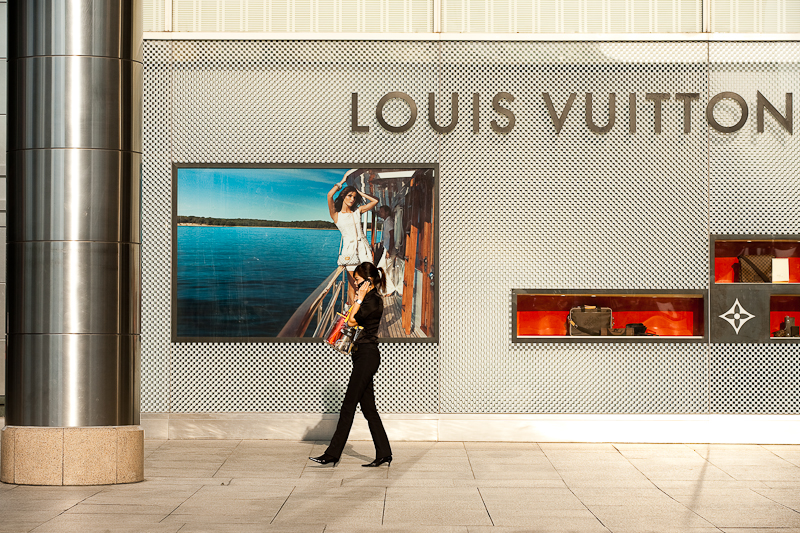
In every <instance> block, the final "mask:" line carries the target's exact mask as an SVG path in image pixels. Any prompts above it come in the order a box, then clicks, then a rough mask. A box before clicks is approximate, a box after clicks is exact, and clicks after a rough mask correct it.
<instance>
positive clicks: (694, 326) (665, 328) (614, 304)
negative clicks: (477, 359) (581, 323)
mask: <svg viewBox="0 0 800 533" xmlns="http://www.w3.org/2000/svg"><path fill="white" fill-rule="evenodd" d="M581 305H594V306H598V307H610V308H611V310H612V317H613V321H614V323H613V327H615V328H624V327H625V325H626V324H635V323H642V324H644V325H645V326H647V331H648V333H655V334H656V335H658V336H662V337H673V336H686V337H693V336H694V337H701V336H703V329H704V328H703V298H700V297H683V296H675V295H653V296H651V295H600V294H598V295H595V296H592V295H580V294H566V295H560V294H518V295H517V336H518V337H527V336H565V335H567V326H566V322H567V316H568V315H569V311H570V309H572V308H573V307H579V306H581Z"/></svg>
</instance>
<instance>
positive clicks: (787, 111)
mask: <svg viewBox="0 0 800 533" xmlns="http://www.w3.org/2000/svg"><path fill="white" fill-rule="evenodd" d="M626 96H627V97H626V98H625V100H627V102H625V103H623V104H622V105H626V106H627V108H628V120H627V124H619V123H618V122H617V94H616V93H608V94H604V95H602V96H598V97H597V98H596V97H595V95H594V94H593V93H585V98H584V108H583V119H584V120H583V121H584V124H585V127H586V128H588V129H589V131H592V132H594V133H608V132H610V131H612V130H613V129H614V128H615V127H616V128H618V129H619V128H626V129H627V130H628V132H630V133H636V127H637V126H636V121H637V116H640V115H641V114H642V113H649V114H651V115H652V117H653V133H656V134H660V133H661V124H662V118H663V113H664V104H665V103H666V102H669V101H671V100H674V101H678V102H680V103H681V106H680V108H681V109H682V115H683V116H682V118H683V133H691V132H692V116H693V113H697V112H703V110H701V109H697V107H698V105H696V104H699V100H700V94H699V93H674V94H671V93H644V94H643V95H642V94H637V93H629V94H628V95H626ZM351 98H352V100H351V114H350V131H351V132H352V133H368V132H369V131H370V129H369V126H364V125H361V124H359V98H358V93H352V95H351ZM482 98H483V97H482V95H481V94H480V93H472V95H471V107H472V110H471V111H472V112H471V120H472V131H473V132H474V133H479V132H480V131H481V128H482V127H486V125H487V121H488V126H489V127H490V128H491V129H492V131H494V132H495V133H501V134H502V133H511V131H513V129H514V126H515V125H516V115H515V114H514V111H513V110H512V109H511V107H510V105H509V104H511V103H512V102H514V101H515V97H514V95H513V94H511V93H507V92H498V93H496V94H495V95H494V96H493V97H492V99H491V103H492V116H486V117H483V116H481V99H482ZM576 98H577V93H571V94H570V95H569V97H568V98H567V99H566V101H565V102H557V101H554V99H553V97H551V95H550V93H542V94H541V101H540V102H537V104H540V105H543V106H545V108H546V109H547V113H548V116H549V117H550V122H551V125H552V127H553V128H554V130H555V132H556V133H560V132H561V131H562V129H563V128H564V125H565V123H566V122H567V119H568V118H569V116H570V113H571V112H573V107H574V104H575V99H576ZM459 100H460V98H459V93H451V94H450V117H449V120H448V122H447V123H446V124H439V123H438V122H437V120H436V96H435V94H434V93H428V101H427V117H428V124H429V125H430V127H431V128H433V130H434V131H436V132H437V133H442V134H446V133H450V132H451V131H453V130H454V129H455V128H456V126H457V125H458V122H459V118H460V116H459ZM390 101H401V102H402V104H401V105H405V106H407V108H408V110H409V114H408V118H407V119H406V121H405V123H403V124H390V123H389V122H388V121H387V120H386V117H385V115H384V111H385V108H386V106H387V104H388V103H389V102H390ZM723 101H728V102H726V103H727V104H732V106H731V105H728V109H729V110H731V111H730V113H729V114H730V115H731V116H732V117H733V120H735V122H734V123H733V124H731V125H723V124H720V123H719V121H718V120H717V118H716V117H715V116H714V111H715V109H716V108H717V106H719V105H720V104H722V103H723ZM374 105H375V108H374V109H375V118H376V120H377V121H378V124H380V126H381V128H383V129H384V130H386V131H390V132H393V133H404V132H406V131H408V130H410V129H411V128H412V127H414V125H415V124H416V122H417V115H418V108H417V103H416V102H415V101H414V99H413V98H411V96H409V95H408V94H406V93H404V92H398V91H395V92H390V93H387V94H385V95H384V96H383V97H382V98H381V99H380V100H378V101H377V102H376V103H375V104H374ZM595 106H598V107H599V106H603V107H605V108H606V109H607V110H608V113H607V117H608V118H607V119H606V120H605V123H604V124H598V123H597V121H596V120H595V118H594V114H595V113H594V108H595ZM737 108H738V109H737ZM704 111H705V118H706V122H707V123H708V125H709V126H710V127H711V128H713V129H715V130H716V131H719V132H721V133H734V132H736V131H739V130H740V129H742V127H744V125H745V124H746V123H747V120H748V117H749V116H750V110H749V108H748V105H747V101H746V100H745V99H744V98H743V97H742V96H741V95H739V94H736V93H734V92H722V93H719V94H717V95H715V96H713V97H712V98H711V99H709V101H708V104H707V105H706V107H705V110H704ZM755 111H756V113H755V115H756V117H755V120H756V129H757V130H758V132H759V133H763V132H764V121H765V117H764V116H765V111H766V114H769V115H770V117H771V119H772V120H774V121H775V122H776V123H777V124H778V125H779V126H780V127H781V128H783V129H784V130H785V131H787V132H788V133H789V134H790V135H791V134H792V133H793V131H794V124H793V114H792V93H786V96H785V102H784V112H783V113H781V111H779V110H778V109H777V107H776V106H775V105H774V104H773V103H772V102H770V101H769V100H767V98H766V97H765V96H764V95H763V94H761V92H760V91H756V109H755ZM573 114H574V112H573Z"/></svg>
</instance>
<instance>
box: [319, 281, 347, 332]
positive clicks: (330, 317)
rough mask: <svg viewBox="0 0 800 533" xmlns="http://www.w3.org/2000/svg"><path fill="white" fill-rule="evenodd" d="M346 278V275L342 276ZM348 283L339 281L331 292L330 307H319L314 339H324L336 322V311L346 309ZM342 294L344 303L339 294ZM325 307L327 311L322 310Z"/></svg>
mask: <svg viewBox="0 0 800 533" xmlns="http://www.w3.org/2000/svg"><path fill="white" fill-rule="evenodd" d="M342 277H344V275H343V276H342ZM345 283H346V281H337V282H336V283H334V285H333V291H332V292H331V299H330V300H328V305H327V306H325V305H320V306H319V307H317V327H316V329H315V330H314V337H322V335H323V334H324V333H325V332H326V331H327V330H328V328H329V327H330V325H331V324H332V323H333V322H334V320H336V309H337V307H338V308H339V309H341V308H342V307H344V300H345V298H346V296H345V292H344V286H345ZM340 293H341V294H342V301H341V302H340V301H339V294H340ZM323 307H325V311H323V310H322V308H323Z"/></svg>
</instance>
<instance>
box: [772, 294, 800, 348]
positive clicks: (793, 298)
mask: <svg viewBox="0 0 800 533" xmlns="http://www.w3.org/2000/svg"><path fill="white" fill-rule="evenodd" d="M786 317H791V318H793V319H794V324H795V325H796V326H800V294H773V295H771V296H770V298H769V331H770V340H775V341H795V342H797V341H800V336H794V337H780V336H777V335H776V332H777V331H779V330H784V329H785V320H786Z"/></svg>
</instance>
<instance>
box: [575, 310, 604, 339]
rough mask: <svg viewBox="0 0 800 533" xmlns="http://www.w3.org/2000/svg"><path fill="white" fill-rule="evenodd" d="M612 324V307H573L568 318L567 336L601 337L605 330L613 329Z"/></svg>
mask: <svg viewBox="0 0 800 533" xmlns="http://www.w3.org/2000/svg"><path fill="white" fill-rule="evenodd" d="M612 323H613V319H612V316H611V308H610V307H596V306H594V305H582V306H580V307H573V308H572V309H570V310H569V315H568V316H567V334H568V335H576V336H594V337H599V336H600V335H602V334H603V328H606V329H608V328H611V325H612Z"/></svg>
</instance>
